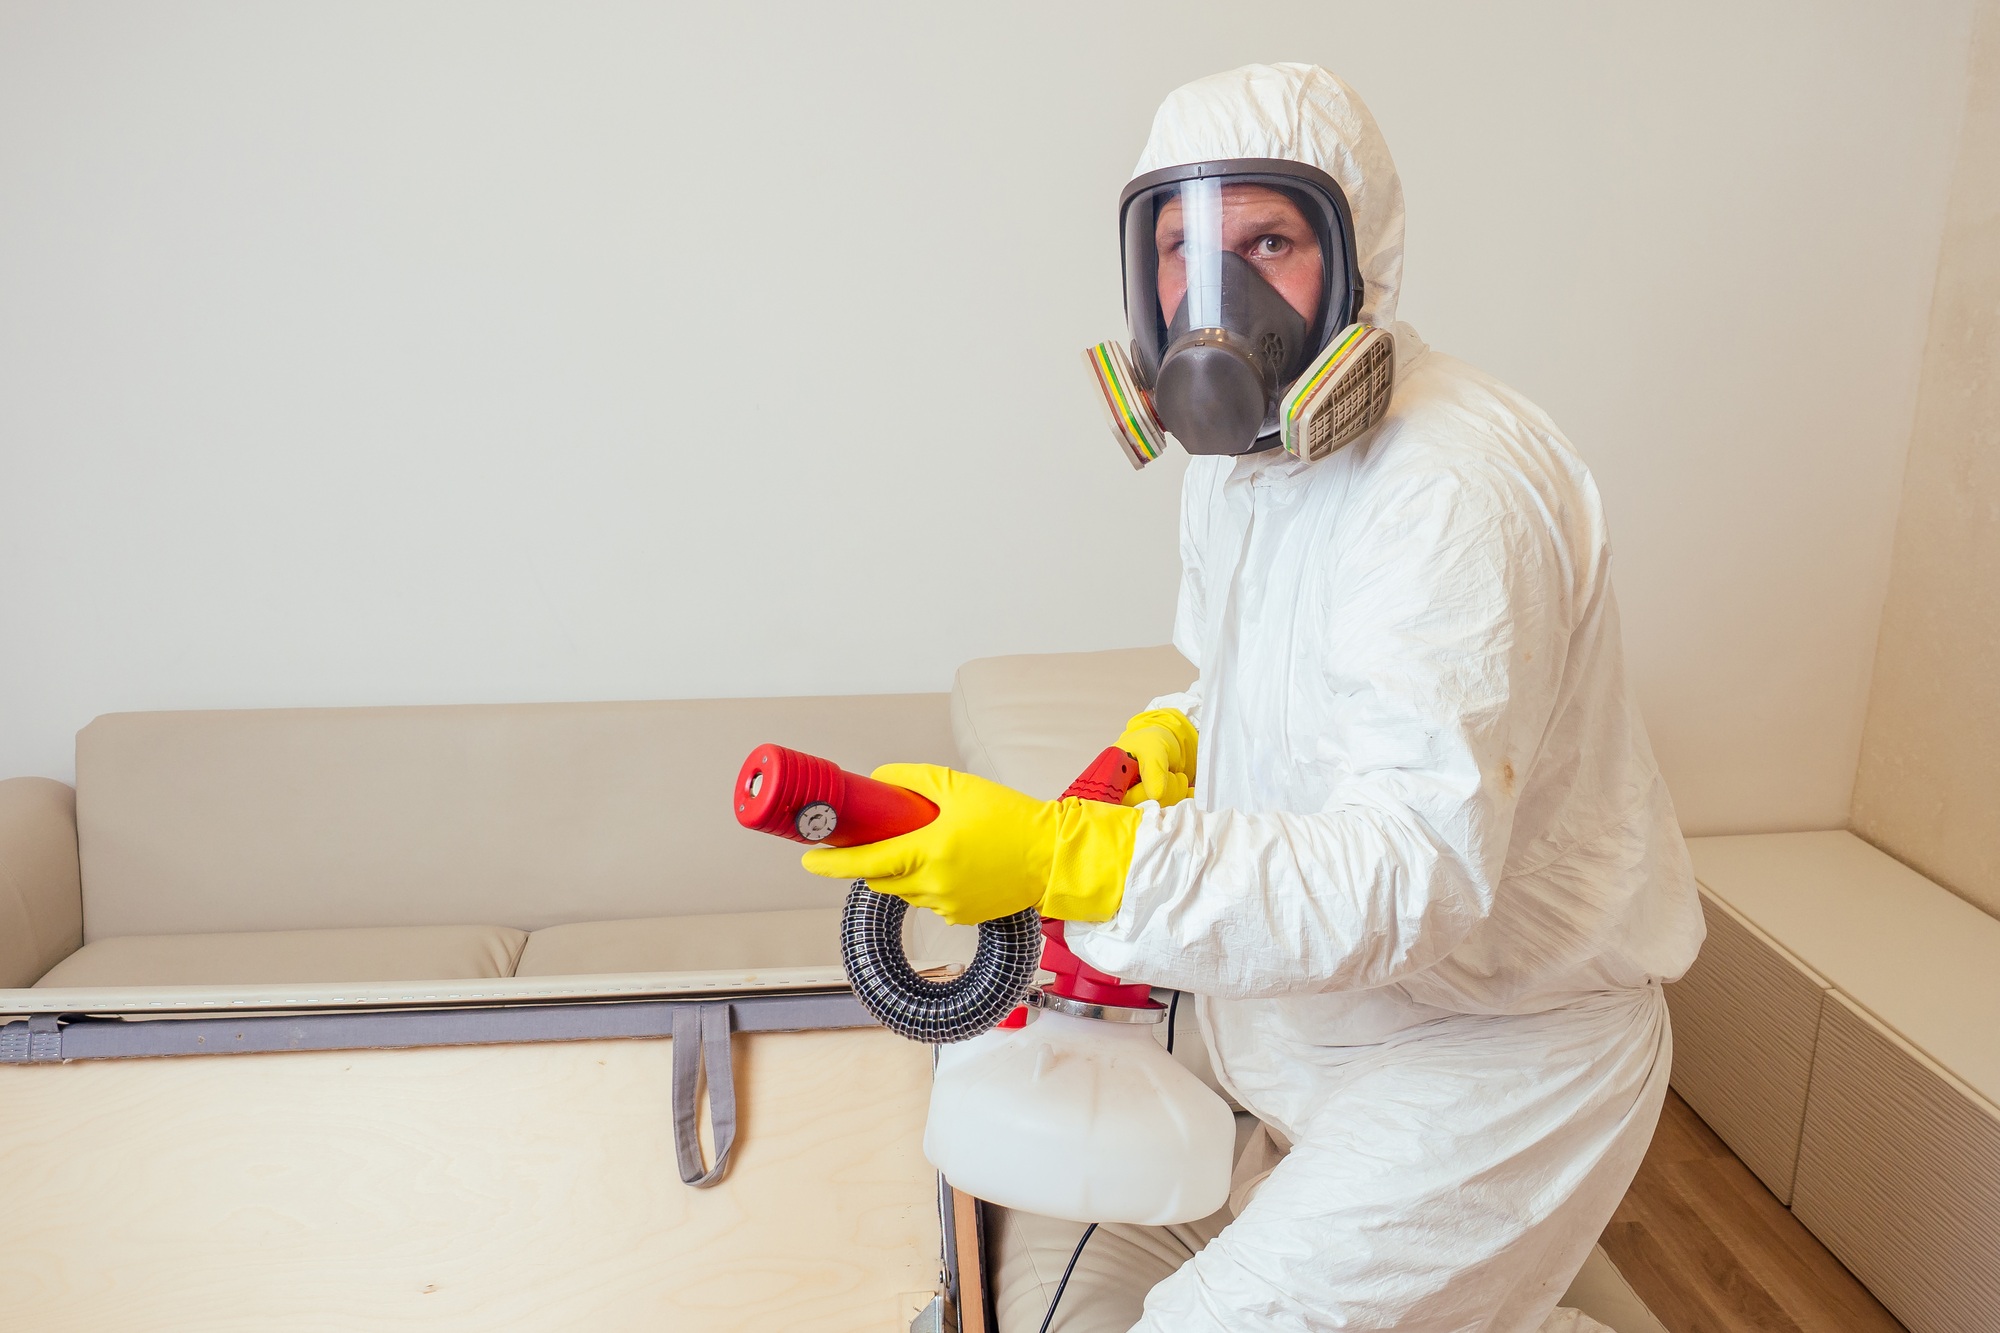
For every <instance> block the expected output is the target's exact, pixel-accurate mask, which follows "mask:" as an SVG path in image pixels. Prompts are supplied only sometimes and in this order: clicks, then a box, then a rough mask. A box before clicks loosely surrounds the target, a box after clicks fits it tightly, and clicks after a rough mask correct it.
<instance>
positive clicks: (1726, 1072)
mask: <svg viewBox="0 0 2000 1333" xmlns="http://www.w3.org/2000/svg"><path fill="white" fill-rule="evenodd" d="M1688 845H1689V849H1690V850H1691V851H1692V852H1693V854H1694V865H1695V874H1696V877H1697V878H1698V879H1699V880H1700V883H1701V890H1702V906H1703V910H1704V912H1705V913H1706V915H1707V917H1708V942H1707V944H1706V945H1705V946H1704V947H1703V949H1702V953H1701V957H1700V959H1699V960H1697V962H1696V963H1695V966H1694V967H1693V968H1692V969H1691V970H1690V971H1689V973H1688V975H1687V976H1686V977H1685V978H1684V979H1683V980H1681V981H1680V982H1679V983H1677V984H1676V985H1674V986H1670V987H1668V988H1667V999H1668V1004H1669V1005H1670V1006H1671V1008H1672V1011H1673V1020H1674V1080H1673V1081H1674V1087H1675V1088H1676V1089H1677V1090H1678V1091H1679V1092H1680V1094H1681V1096H1682V1097H1684V1098H1686V1100H1687V1102H1688V1105H1690V1106H1692V1107H1693V1108H1694V1109H1695V1111H1696V1112H1697V1113H1699V1114H1700V1115H1701V1117H1702V1118H1703V1119H1704V1120H1706V1121H1707V1122H1708V1123H1709V1125H1710V1126H1712V1127H1713V1128H1714V1129H1715V1131H1716V1133H1717V1134H1719V1135H1721V1137H1722V1138H1723V1140H1724V1141H1725V1142H1727V1143H1728V1144H1729V1146H1730V1147H1731V1148H1732V1149H1734V1150H1735V1152H1736V1154H1737V1155H1738V1156H1739V1157H1741V1158H1742V1159H1743V1160H1744V1161H1745V1162H1746V1163H1748V1164H1749V1166H1750V1167H1751V1169H1752V1170H1754V1171H1755V1172H1756V1173H1757V1174H1758V1176H1759V1177H1760V1178H1762V1179H1763V1181H1764V1183H1765V1184H1766V1185H1768V1186H1770V1188H1771V1191H1772V1192H1773V1193H1774V1194H1776V1195H1777V1196H1778V1197H1779V1198H1780V1199H1781V1200H1783V1201H1784V1202H1785V1203H1787V1204H1788V1205H1790V1207H1791V1209H1792V1211H1793V1213H1794V1214H1795V1215H1796V1216H1797V1217H1798V1218H1799V1220H1800V1221H1802V1222H1804V1223H1805V1225H1806V1226H1807V1227H1809V1228H1811V1230H1812V1231H1813V1232H1814V1234H1816V1235H1817V1236H1819V1238H1820V1239H1821V1240H1822V1241H1824V1242H1825V1243H1826V1246H1827V1248H1828V1249H1830V1250H1832V1251H1833V1253H1834V1254H1835V1255H1837V1256H1838V1257H1839V1258H1840V1260H1841V1262H1842V1263H1844V1264H1846V1265H1847V1266H1848V1268H1850V1269H1852V1270H1853V1272H1854V1274H1855V1275H1856V1276H1857V1277H1859V1278H1860V1279H1861V1280H1862V1281H1863V1282H1864V1283H1866V1284H1867V1286H1868V1287H1869V1289H1870V1290H1871V1291H1873V1292H1874V1293H1875V1295H1876V1296H1877V1297H1878V1298H1879V1299H1880V1300H1881V1301H1882V1303H1883V1304H1884V1305H1886V1306H1888V1307H1889V1309H1890V1310H1891V1311H1892V1312H1893V1313H1894V1314H1895V1315H1896V1317H1897V1318H1898V1319H1900V1320H1902V1322H1903V1323H1904V1324H1905V1325H1907V1326H1908V1327H1909V1328H1910V1329H1912V1330H1914V1331H1915V1333H1944V1331H1945V1330H1970V1329H1991V1328H2000V921H1997V920H1995V919H1994V918H1992V917H1990V916H1987V915H1986V914H1985V913H1984V912H1982V911H1980V910H1979V909H1978V908H1976V907H1974V906H1973V905H1972V904H1971V903H1968V902H1966V901H1965V900H1963V899H1961V898H1959V897H1957V896H1956V895H1954V894H1952V893H1950V892H1948V891H1946V890H1945V889H1943V888H1941V887H1939V886H1938V885H1936V884H1934V883H1932V882H1931V881H1930V880H1928V879H1925V878H1924V877H1923V876H1922V875H1919V874H1917V873H1916V872H1915V871H1913V870H1911V869H1909V868H1908V867H1906V866H1904V865H1902V864H1901V863H1899V862H1897V861H1895V860H1894V859H1892V858H1890V857H1888V856H1885V855H1884V854H1883V853H1881V852H1879V851H1876V850H1875V849H1874V848H1873V847H1870V846H1869V845H1868V844H1867V843H1865V842H1863V841H1862V840H1861V839H1860V838H1857V837H1855V836H1854V835H1853V834H1851V833H1844V832H1832V833H1774V834H1756V835H1746V836H1739V837H1720V838H1695V839H1691V840H1690V841H1689V844H1688Z"/></svg>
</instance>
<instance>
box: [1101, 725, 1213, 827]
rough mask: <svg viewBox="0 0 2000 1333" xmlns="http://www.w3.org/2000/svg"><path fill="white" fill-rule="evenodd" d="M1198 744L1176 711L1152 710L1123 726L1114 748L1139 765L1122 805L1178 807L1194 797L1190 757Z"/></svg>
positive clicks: (1192, 768)
mask: <svg viewBox="0 0 2000 1333" xmlns="http://www.w3.org/2000/svg"><path fill="white" fill-rule="evenodd" d="M1199 744H1200V741H1199V739H1198V738H1197V737H1196V735H1195V730H1194V723H1192V722H1190V721H1188V716H1187V714H1186V713H1183V712H1182V711H1181V710H1180V709H1178V708H1154V709H1150V710H1148V711H1147V712H1144V713H1141V714H1139V715H1138V716H1137V717H1135V718H1133V719H1132V720H1131V721H1130V722H1127V723H1126V724H1125V734H1124V735H1123V736H1120V737H1119V738H1118V748H1119V749H1121V750H1123V751H1124V752H1125V753H1126V754H1129V755H1131V756H1132V757H1133V758H1134V759H1136V760H1138V761H1139V780H1138V781H1137V782H1135V783H1133V784H1132V789H1131V790H1130V791H1128V792H1126V793H1125V804H1127V805H1137V804H1139V802H1141V801H1158V802H1159V803H1160V804H1161V805H1178V804H1179V803H1180V802H1182V801H1185V800H1186V799H1187V798H1188V797H1189V796H1190V795H1192V794H1193V793H1194V757H1195V750H1196V749H1197V748H1198V746H1199Z"/></svg>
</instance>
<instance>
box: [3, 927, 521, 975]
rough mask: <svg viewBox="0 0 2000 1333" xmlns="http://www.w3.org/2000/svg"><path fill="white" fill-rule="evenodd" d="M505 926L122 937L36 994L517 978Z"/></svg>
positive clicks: (72, 960) (75, 960) (514, 934)
mask: <svg viewBox="0 0 2000 1333" xmlns="http://www.w3.org/2000/svg"><path fill="white" fill-rule="evenodd" d="M527 939H528V937H527V934H526V932H524V931H519V930H512V929H509V928H508V927H506V926H388V927H378V928H374V929H361V930H272V931H248V932H241V933H235V934H227V935H123V936H119V937H118V938H116V939H108V940H96V941H93V942H92V943H90V944H86V945H84V946H83V948H81V949H79V950H78V951H77V952H75V953H73V954H71V955H70V956H69V957H67V958H65V959H63V961H62V962H60V963H57V964H56V965H55V967H53V968H52V969H50V971H49V973H48V975H47V976H44V977H43V978H42V979H41V980H40V981H38V982H36V983H35V984H36V985H37V986H38V987H39V986H89V987H107V986H251V985H261V984H289V983H299V982H322V981H324V982H362V981H459V980H468V979H473V978H480V977H505V976H510V975H512V973H513V971H514V962H515V960H516V959H517V958H519V957H520V956H521V946H522V945H523V944H525V943H526V942H527Z"/></svg>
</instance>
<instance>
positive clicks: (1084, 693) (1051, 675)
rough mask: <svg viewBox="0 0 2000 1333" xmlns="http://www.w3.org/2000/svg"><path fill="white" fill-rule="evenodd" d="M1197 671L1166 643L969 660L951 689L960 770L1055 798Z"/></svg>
mask: <svg viewBox="0 0 2000 1333" xmlns="http://www.w3.org/2000/svg"><path fill="white" fill-rule="evenodd" d="M1194 677H1195V670H1194V668H1193V667H1192V666H1190V665H1189V664H1188V660H1187V659H1186V658H1185V657H1182V656H1181V655H1180V654H1179V653H1178V652H1176V651H1175V650H1174V649H1173V648H1172V647H1171V646H1168V645H1162V646H1160V647H1158V648H1113V649H1108V650H1106V651H1103V652H1095V653H1034V654H1026V655H1021V656H1015V657H982V658H979V659H977V660H976V661H971V662H967V663H966V664H965V665H964V666H962V667H960V668H959V669H958V675H957V676H956V677H955V678H954V680H953V681H952V689H951V732H952V739H953V741H954V742H955V743H956V745H957V746H958V762H959V766H960V767H961V768H963V769H965V770H966V771H967V772H968V773H977V774H978V775H979V776H980V777H983V778H990V779H992V780H993V781H995V782H1002V783H1005V784H1006V785H1007V786H1009V787H1013V788H1014V789H1015V790H1017V791H1024V792H1027V793H1028V794H1029V795H1030V796H1038V797H1041V798H1042V799H1043V800H1052V799H1054V798H1055V797H1057V796H1060V795H1061V794H1062V790H1063V788H1065V787H1067V786H1069V784H1070V783H1071V782H1072V781H1073V780H1074V779H1075V778H1076V775H1077V774H1079V773H1081V772H1082V771H1083V769H1084V766H1085V765H1087V764H1088V763H1089V762H1090V761H1091V760H1092V759H1095V758H1096V757H1097V754H1098V751H1100V750H1102V749H1103V748H1104V747H1105V746H1107V745H1109V744H1111V743H1112V742H1113V741H1115V740H1117V739H1118V734H1119V733H1120V732H1121V731H1123V730H1124V729H1125V722H1126V719H1128V718H1130V717H1131V716H1132V715H1133V714H1134V713H1136V712H1138V711H1140V710H1141V709H1143V708H1144V707H1145V706H1146V705H1147V703H1148V702H1150V701H1151V700H1153V699H1155V698H1157V697H1159V696H1160V695H1162V694H1172V693H1175V692H1177V691H1180V690H1184V689H1186V688H1187V687H1188V684H1189V682H1191V681H1192V680H1193V679H1194Z"/></svg>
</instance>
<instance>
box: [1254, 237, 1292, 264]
mask: <svg viewBox="0 0 2000 1333" xmlns="http://www.w3.org/2000/svg"><path fill="white" fill-rule="evenodd" d="M1253 248H1254V249H1255V250H1256V252H1257V253H1258V255H1260V256H1261V257H1263V258H1265V259H1275V258H1276V257H1277V256H1279V255H1281V254H1283V253H1285V251H1287V250H1289V249H1291V248H1292V243H1291V242H1290V241H1288V240H1286V239H1285V238H1284V237H1282V236H1259V237H1258V238H1257V244H1256V245H1255V247H1253Z"/></svg>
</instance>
